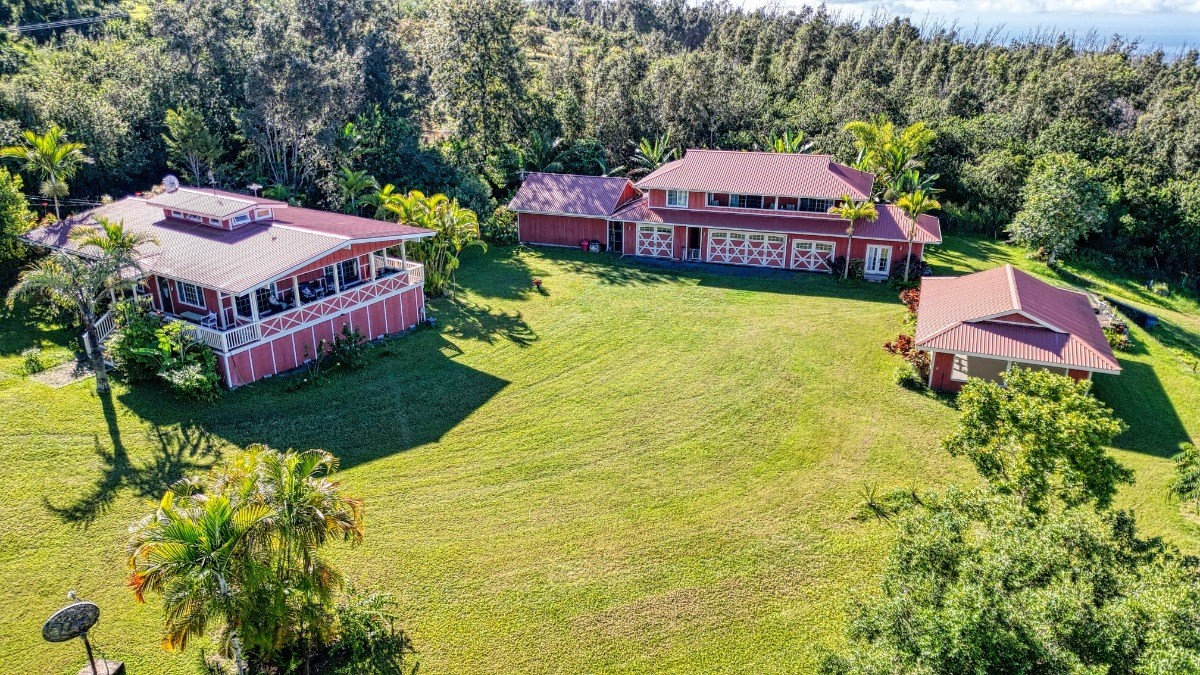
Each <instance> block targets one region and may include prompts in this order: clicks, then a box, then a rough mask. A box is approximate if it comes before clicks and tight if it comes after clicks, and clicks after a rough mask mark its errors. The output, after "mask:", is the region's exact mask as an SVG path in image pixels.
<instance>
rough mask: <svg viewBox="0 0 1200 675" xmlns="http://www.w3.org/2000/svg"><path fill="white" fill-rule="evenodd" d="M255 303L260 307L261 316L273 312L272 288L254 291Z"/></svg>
mask: <svg viewBox="0 0 1200 675" xmlns="http://www.w3.org/2000/svg"><path fill="white" fill-rule="evenodd" d="M254 302H255V304H257V305H258V313H259V314H260V315H261V314H265V313H267V312H269V311H271V309H273V307H272V305H271V288H270V287H269V286H267V287H264V288H256V289H254Z"/></svg>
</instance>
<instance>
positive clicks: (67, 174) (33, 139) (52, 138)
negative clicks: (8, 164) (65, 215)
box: [0, 124, 92, 220]
mask: <svg viewBox="0 0 1200 675" xmlns="http://www.w3.org/2000/svg"><path fill="white" fill-rule="evenodd" d="M66 134H67V132H66V131H65V130H64V129H63V128H62V127H60V126H58V125H57V124H53V125H51V126H50V129H49V130H47V131H46V133H44V134H42V135H40V136H39V135H38V134H35V133H33V132H32V131H26V132H25V133H24V137H25V143H24V144H23V145H11V146H8V147H6V148H0V157H8V158H11V159H18V160H21V162H22V167H21V168H22V170H24V171H25V172H26V173H29V174H31V175H34V176H36V177H37V178H38V180H40V181H41V194H42V196H43V197H52V198H54V217H55V218H57V219H60V220H61V219H62V214H61V213H59V209H58V198H59V197H66V196H67V195H68V194H70V189H69V186H68V185H67V181H69V180H71V179H72V178H74V177H75V173H76V172H77V171H79V167H80V165H82V164H84V163H88V162H91V161H92V158H91V157H88V156H87V155H85V154H83V150H84V148H86V147H87V146H86V145H84V144H83V143H77V142H70V141H67V139H66Z"/></svg>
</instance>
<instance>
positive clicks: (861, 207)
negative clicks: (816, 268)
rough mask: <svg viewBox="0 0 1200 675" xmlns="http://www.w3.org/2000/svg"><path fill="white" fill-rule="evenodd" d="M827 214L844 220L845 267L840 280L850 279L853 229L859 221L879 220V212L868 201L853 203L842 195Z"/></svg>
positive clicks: (846, 196) (850, 198)
mask: <svg viewBox="0 0 1200 675" xmlns="http://www.w3.org/2000/svg"><path fill="white" fill-rule="evenodd" d="M829 212H830V213H832V214H833V215H835V216H839V217H841V218H844V219H845V220H846V237H847V239H846V267H845V269H843V270H842V278H843V279H849V278H850V251H851V250H852V249H853V246H854V228H855V226H857V225H858V223H859V222H860V221H864V220H865V221H868V222H874V221H876V220H878V219H879V211H877V210H875V205H874V204H872V203H871V202H868V201H854V199H853V198H852V197H850V195H848V194H846V195H842V196H841V198H840V199H839V200H838V203H837V204H835V205H834V206H831V207H829Z"/></svg>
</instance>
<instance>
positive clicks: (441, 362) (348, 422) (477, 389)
mask: <svg viewBox="0 0 1200 675" xmlns="http://www.w3.org/2000/svg"><path fill="white" fill-rule="evenodd" d="M460 354H461V351H460V350H459V349H458V348H457V347H455V346H454V344H453V343H451V342H449V341H448V340H446V339H445V337H443V336H442V335H441V334H440V333H439V332H438V331H436V330H431V329H424V330H419V331H417V332H415V333H413V334H411V335H408V336H405V337H403V338H401V339H397V340H395V341H392V342H388V343H385V344H384V345H381V346H378V347H376V348H374V349H372V350H370V351H369V352H368V353H367V357H366V358H367V363H366V365H364V366H363V367H362V368H357V369H346V370H342V369H335V370H333V371H330V372H329V373H328V374H326V375H324V376H322V377H321V378H320V379H319V380H318V381H317V382H316V383H315V384H313V385H306V386H304V387H302V388H299V389H296V388H295V383H296V382H297V380H298V378H297V377H296V376H280V377H275V378H272V379H270V380H265V381H262V382H257V383H255V384H251V385H248V386H245V387H241V388H239V389H237V390H235V391H232V392H228V393H226V394H225V395H224V396H223V397H222V398H221V399H220V400H219V401H217V402H216V403H214V404H212V405H209V406H204V407H202V408H199V409H197V408H196V407H195V406H194V405H187V404H186V403H181V402H178V403H170V402H168V403H163V402H162V401H161V397H157V398H156V397H154V396H152V395H147V394H142V393H138V392H136V391H131V392H130V393H129V394H127V395H125V396H123V397H122V402H123V403H125V404H126V405H128V406H129V407H130V408H131V409H133V410H134V412H136V413H137V414H139V415H141V416H143V417H145V418H147V419H150V420H152V421H153V422H155V423H157V424H164V425H165V424H171V423H174V422H177V421H178V420H180V419H189V420H192V421H193V423H194V424H197V425H199V426H201V427H203V428H204V429H205V430H207V432H208V433H210V434H211V435H212V436H214V437H216V438H220V439H222V440H224V441H225V442H228V443H230V444H232V445H234V446H237V447H245V446H247V445H251V444H254V443H264V444H266V445H269V446H271V447H273V448H277V449H281V450H282V449H287V448H295V449H302V450H303V449H309V448H321V449H324V450H328V451H329V452H332V453H333V454H334V455H336V456H337V457H338V459H339V460H340V462H341V466H342V467H343V468H350V467H353V466H357V465H359V464H362V463H365V462H370V461H372V460H375V459H379V458H382V457H386V456H389V455H394V454H397V453H401V452H406V451H408V450H410V449H412V448H415V447H418V446H422V445H426V444H428V443H433V442H436V441H437V440H439V439H440V438H442V437H443V436H444V435H446V434H447V433H449V432H450V431H451V430H453V429H454V428H455V427H457V426H458V425H459V424H461V423H462V421H463V420H465V419H466V418H467V417H469V416H470V415H471V414H472V413H474V412H475V411H476V410H478V409H479V408H480V407H481V406H483V405H484V404H486V403H487V402H488V401H489V400H491V399H492V397H494V396H495V395H496V394H498V393H499V392H500V391H501V390H503V389H504V387H506V386H507V385H508V381H507V380H504V379H501V378H498V377H496V376H494V375H491V374H489V373H485V372H482V371H480V370H477V369H475V368H472V367H470V366H468V365H465V364H463V363H462V362H461V361H459V360H458V359H457V358H456V357H458V356H459V355H460Z"/></svg>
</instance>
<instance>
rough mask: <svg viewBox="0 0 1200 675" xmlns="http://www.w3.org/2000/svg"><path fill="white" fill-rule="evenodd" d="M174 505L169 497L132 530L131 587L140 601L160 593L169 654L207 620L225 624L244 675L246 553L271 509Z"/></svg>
mask: <svg viewBox="0 0 1200 675" xmlns="http://www.w3.org/2000/svg"><path fill="white" fill-rule="evenodd" d="M179 502H180V503H179V504H178V505H177V504H176V495H175V493H173V492H167V493H166V494H165V495H164V496H163V499H162V502H161V504H160V505H159V508H158V510H157V511H156V512H155V513H154V514H153V515H151V516H150V517H148V518H146V519H145V520H143V521H141V522H140V523H138V524H137V525H135V526H134V527H133V528H132V534H131V536H130V541H129V546H128V551H129V568H130V574H129V585H130V586H131V587H132V588H133V592H134V597H135V598H136V599H137V601H138V602H145V596H146V592H147V591H154V592H159V593H162V594H163V605H164V613H165V616H166V620H165V625H164V632H165V635H164V640H163V642H164V646H166V647H168V648H171V649H183V648H185V647H186V646H187V643H188V640H189V639H191V638H192V637H196V636H200V635H203V634H204V630H205V628H206V627H207V625H208V622H209V621H211V620H214V619H220V620H222V621H224V624H225V630H226V634H227V637H228V638H229V644H230V648H231V651H232V653H233V659H234V663H235V664H236V666H237V670H238V672H239V673H241V672H243V669H244V665H243V664H244V659H243V655H242V643H241V636H240V631H241V627H242V622H243V621H242V618H243V617H244V616H245V615H246V614H247V611H248V610H247V607H246V603H247V598H246V594H245V590H246V584H245V578H246V576H247V575H249V574H253V573H254V570H253V565H251V564H248V563H247V558H248V556H247V555H246V551H247V549H248V548H249V547H251V546H252V545H253V544H254V540H255V538H256V537H258V536H261V535H263V534H264V533H265V531H266V528H263V527H261V524H262V523H263V522H264V521H266V520H267V519H268V518H269V517H270V516H271V515H272V514H271V509H270V508H269V507H267V506H265V505H263V504H254V503H243V504H238V505H235V504H233V503H231V502H230V500H229V498H228V497H225V496H221V495H217V496H205V495H203V493H201V494H199V495H195V496H191V497H183V498H180V499H179Z"/></svg>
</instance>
